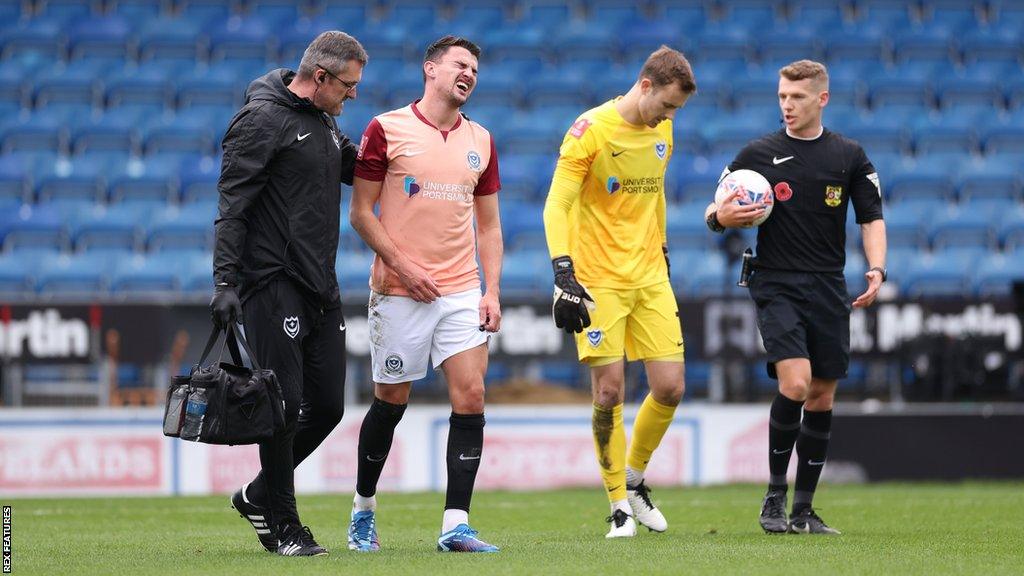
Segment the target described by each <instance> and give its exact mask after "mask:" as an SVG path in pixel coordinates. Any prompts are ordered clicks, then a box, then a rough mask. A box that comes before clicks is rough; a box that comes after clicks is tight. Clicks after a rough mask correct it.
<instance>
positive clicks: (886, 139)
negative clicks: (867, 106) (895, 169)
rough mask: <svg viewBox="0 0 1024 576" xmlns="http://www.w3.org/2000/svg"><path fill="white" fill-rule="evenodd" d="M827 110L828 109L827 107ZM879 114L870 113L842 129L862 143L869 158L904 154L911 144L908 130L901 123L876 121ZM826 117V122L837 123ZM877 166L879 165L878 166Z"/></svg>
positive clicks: (846, 134)
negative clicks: (853, 124) (893, 123)
mask: <svg viewBox="0 0 1024 576" xmlns="http://www.w3.org/2000/svg"><path fill="white" fill-rule="evenodd" d="M826 110H827V109H826ZM876 116H877V115H875V114H870V115H866V116H864V117H863V119H859V120H858V121H857V124H856V125H855V126H850V127H847V128H846V129H845V130H843V129H840V132H842V133H843V135H844V136H846V137H847V138H851V139H853V140H856V141H857V142H859V143H860V145H861V146H862V147H863V148H864V151H865V152H867V154H868V158H872V159H873V158H875V157H876V156H877V155H878V154H903V153H905V152H907V151H909V149H910V146H909V142H908V138H907V133H906V130H904V129H903V128H902V127H901V126H899V125H891V124H883V123H881V122H876V121H874V119H875V117H876ZM829 118H830V116H829V117H826V119H825V124H827V125H829V126H833V125H835V124H834V123H832V122H830V121H829ZM876 168H877V166H876Z"/></svg>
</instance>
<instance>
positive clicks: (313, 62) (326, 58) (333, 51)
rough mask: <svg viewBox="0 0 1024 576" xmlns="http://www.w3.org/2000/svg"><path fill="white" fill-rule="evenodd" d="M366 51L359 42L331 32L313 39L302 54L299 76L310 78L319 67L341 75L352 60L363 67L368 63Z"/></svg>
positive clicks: (336, 32)
mask: <svg viewBox="0 0 1024 576" xmlns="http://www.w3.org/2000/svg"><path fill="white" fill-rule="evenodd" d="M367 59H368V58H367V56H366V50H364V49H363V45H362V44H360V43H359V40H356V39H355V38H353V37H351V36H349V35H348V34H345V33H344V32H340V31H338V30H329V31H327V32H323V33H321V34H320V35H319V36H317V37H316V38H314V39H313V41H312V42H310V43H309V46H307V47H306V51H305V52H303V54H302V61H301V62H299V76H302V77H303V78H310V77H312V76H313V72H315V71H316V69H317V67H320V68H326V69H327V71H328V72H330V73H331V74H335V75H337V74H341V73H342V71H343V70H344V69H345V66H347V65H348V63H349V61H350V60H355V61H356V62H359V63H360V64H362V65H363V66H365V65H366V61H367Z"/></svg>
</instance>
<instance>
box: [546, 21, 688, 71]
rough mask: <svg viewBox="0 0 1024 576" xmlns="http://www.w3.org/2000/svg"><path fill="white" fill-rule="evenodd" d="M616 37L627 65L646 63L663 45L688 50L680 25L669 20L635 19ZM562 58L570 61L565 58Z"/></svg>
mask: <svg viewBox="0 0 1024 576" xmlns="http://www.w3.org/2000/svg"><path fill="white" fill-rule="evenodd" d="M615 36H616V37H617V38H618V41H619V50H620V51H621V52H622V54H623V57H624V59H625V61H626V63H627V65H629V64H631V63H642V62H644V61H646V60H647V57H648V56H650V55H651V53H652V52H654V51H655V50H657V49H658V48H660V47H661V45H662V44H664V45H666V46H672V47H673V48H676V49H679V50H683V51H685V50H686V48H687V46H686V45H685V42H686V40H685V38H684V37H683V36H682V35H681V33H680V29H679V26H678V24H677V23H676V22H672V21H669V20H645V19H633V20H630V21H627V22H623V23H622V24H621V25H620V26H618V27H617V29H616V32H615ZM562 58H563V61H566V62H568V61H570V60H568V59H567V58H566V57H564V56H563V57H562ZM637 70H638V71H639V66H638V67H637Z"/></svg>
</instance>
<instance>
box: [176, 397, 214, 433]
mask: <svg viewBox="0 0 1024 576" xmlns="http://www.w3.org/2000/svg"><path fill="white" fill-rule="evenodd" d="M208 396H209V389H208V388H194V389H193V390H192V393H191V394H189V396H188V406H187V407H186V408H185V425H184V426H182V427H181V437H182V439H184V440H193V441H195V440H198V439H199V432H200V431H201V430H202V429H203V417H204V416H205V415H206V403H207V399H208Z"/></svg>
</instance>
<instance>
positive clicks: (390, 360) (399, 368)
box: [384, 354, 405, 376]
mask: <svg viewBox="0 0 1024 576" xmlns="http://www.w3.org/2000/svg"><path fill="white" fill-rule="evenodd" d="M403 372H405V363H404V362H402V357H401V356H399V355H398V354H388V356H387V358H385V359H384V373H385V374H387V375H388V376H401V375H402V373H403Z"/></svg>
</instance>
